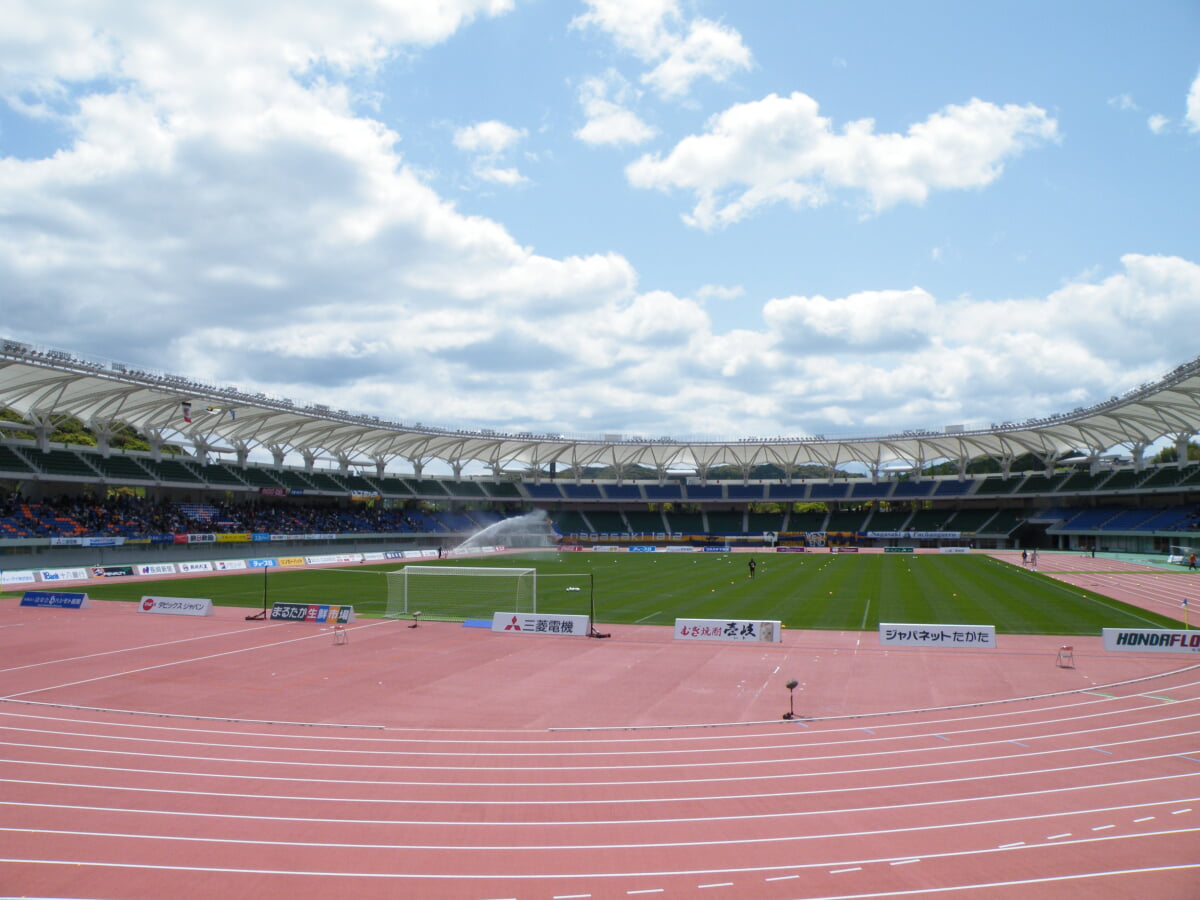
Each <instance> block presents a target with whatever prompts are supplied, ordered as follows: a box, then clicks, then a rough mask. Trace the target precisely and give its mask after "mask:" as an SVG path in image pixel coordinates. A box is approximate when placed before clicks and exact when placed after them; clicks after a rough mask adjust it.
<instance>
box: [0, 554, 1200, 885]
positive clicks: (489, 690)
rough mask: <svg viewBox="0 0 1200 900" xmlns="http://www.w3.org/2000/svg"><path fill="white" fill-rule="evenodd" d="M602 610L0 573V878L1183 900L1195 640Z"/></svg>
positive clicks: (1192, 802) (1088, 565)
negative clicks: (348, 603) (59, 592)
mask: <svg viewBox="0 0 1200 900" xmlns="http://www.w3.org/2000/svg"><path fill="white" fill-rule="evenodd" d="M1097 562H1100V561H1097ZM1043 571H1045V564H1043ZM1081 571H1082V572H1083V574H1082V575H1080V572H1081ZM1125 574H1126V575H1127V577H1128V578H1130V579H1133V580H1134V582H1136V581H1138V580H1139V579H1140V580H1141V581H1143V582H1145V581H1151V582H1154V583H1155V584H1156V587H1155V591H1157V590H1158V589H1159V588H1160V587H1162V585H1159V584H1158V581H1159V579H1156V578H1153V577H1152V576H1151V575H1149V574H1148V573H1146V572H1145V571H1140V570H1132V571H1130V572H1127V573H1125ZM1120 575H1121V573H1120V572H1117V571H1115V570H1114V567H1112V566H1111V565H1110V566H1109V567H1108V568H1102V567H1100V566H1098V565H1094V564H1093V563H1092V562H1091V561H1085V560H1083V559H1079V560H1076V561H1074V562H1073V563H1072V567H1070V571H1069V572H1068V571H1066V570H1064V571H1063V575H1062V576H1060V577H1068V576H1069V577H1081V578H1084V579H1093V580H1094V579H1101V578H1103V579H1109V578H1119V577H1120ZM1189 577H1190V576H1184V578H1189ZM1179 588H1180V590H1183V589H1186V586H1185V585H1184V583H1183V582H1180V583H1179ZM1105 592H1106V593H1110V594H1115V593H1117V592H1118V591H1117V590H1116V589H1114V588H1113V587H1111V586H1109V587H1108V588H1107V590H1105ZM1197 593H1198V594H1200V592H1197ZM1123 599H1124V598H1123ZM1145 602H1146V603H1148V604H1153V603H1157V602H1160V601H1158V600H1156V599H1154V598H1148V599H1146V601H1145ZM1161 602H1164V603H1170V602H1174V603H1176V604H1177V602H1178V598H1174V599H1170V598H1169V599H1167V600H1163V601H1161ZM609 630H611V631H612V632H613V637H612V638H611V639H609V640H603V641H595V640H588V639H585V638H567V637H534V636H519V637H518V636H512V635H493V634H491V633H490V632H487V631H484V630H481V629H473V628H462V627H459V626H454V625H446V624H438V623H428V624H426V623H423V624H421V626H420V627H419V628H408V627H406V625H405V624H404V623H398V622H372V621H367V622H362V623H360V624H357V625H353V626H350V628H349V642H348V643H346V644H344V645H335V644H334V642H333V637H332V634H331V632H330V631H329V630H328V629H326V628H322V627H320V626H312V625H303V624H270V623H263V622H246V621H244V620H243V618H242V615H241V613H240V612H238V611H232V610H220V611H218V615H217V616H215V617H213V618H208V619H184V618H173V617H166V616H163V617H156V616H150V615H143V614H139V613H137V612H135V610H134V605H133V604H123V603H96V604H95V605H94V607H93V608H92V609H90V610H83V611H70V612H69V611H62V610H42V609H22V608H19V607H18V606H17V603H16V601H11V600H7V601H0V648H2V649H3V656H2V659H3V663H2V664H0V671H2V672H3V675H4V682H3V684H4V688H3V694H4V697H3V702H0V742H2V743H0V785H2V789H0V893H3V894H5V895H11V896H29V897H55V898H96V900H101V898H102V900H117V898H122V900H142V898H165V897H170V898H213V897H228V898H234V897H255V898H259V900H274V898H283V897H286V898H288V900H304V898H321V900H326V898H329V897H336V896H341V897H346V898H354V900H370V898H385V897H386V898H397V897H402V898H418V900H440V898H448V900H499V898H516V900H585V898H588V900H590V898H596V900H602V898H630V897H633V898H638V897H649V898H689V900H727V898H737V900H744V898H754V900H757V898H778V900H785V898H786V900H793V898H835V897H836V898H852V897H853V898H859V897H862V898H865V897H941V896H945V897H967V898H1001V900H1006V898H1014V900H1015V898H1022V900H1028V898H1041V897H1047V898H1049V897H1054V898H1088V900H1094V898H1126V897H1128V898H1156V900H1196V898H1197V897H1200V727H1198V726H1200V716H1198V714H1197V710H1198V704H1200V668H1197V667H1195V666H1194V665H1193V663H1194V660H1195V657H1193V656H1186V655H1182V656H1181V655H1175V654H1150V653H1105V652H1104V651H1103V650H1102V649H1101V647H1100V642H1099V639H1098V638H1087V639H1075V640H1074V641H1073V642H1072V643H1073V646H1074V660H1075V665H1074V667H1073V668H1067V667H1061V666H1059V665H1057V655H1058V650H1059V647H1060V645H1061V643H1062V642H1061V641H1060V640H1058V639H1054V638H1040V637H1026V638H1018V637H1008V636H1003V635H1002V636H1001V637H1000V639H999V641H998V643H999V648H998V649H996V650H993V651H962V650H958V651H956V650H945V651H925V650H910V649H907V648H906V649H900V650H897V649H894V648H892V649H885V648H882V647H880V646H879V644H878V641H877V640H876V639H875V637H874V635H871V634H869V633H868V634H857V633H844V634H838V633H832V632H830V633H826V632H786V633H785V641H784V643H783V644H782V645H773V646H769V647H764V646H757V645H756V646H752V647H751V646H740V645H735V646H722V645H715V644H714V645H694V644H687V645H682V644H675V643H673V642H672V641H671V639H670V633H669V631H665V630H664V629H658V628H636V627H620V626H614V627H612V628H611V629H609ZM791 678H795V679H797V680H798V681H800V682H801V686H800V688H799V689H798V690H797V692H796V696H795V702H796V711H797V713H798V714H800V715H801V716H803V718H801V719H798V720H794V721H785V720H783V719H781V714H782V713H783V712H786V711H787V709H788V691H787V690H786V688H785V687H784V685H785V683H786V682H787V681H788V680H789V679H791Z"/></svg>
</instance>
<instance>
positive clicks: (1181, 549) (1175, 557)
mask: <svg viewBox="0 0 1200 900" xmlns="http://www.w3.org/2000/svg"><path fill="white" fill-rule="evenodd" d="M1193 554H1194V555H1195V556H1196V558H1197V559H1200V548H1198V547H1193V546H1191V545H1189V544H1172V545H1171V548H1170V550H1169V551H1168V554H1167V562H1169V563H1174V564H1175V565H1178V566H1186V565H1188V564H1189V560H1191V558H1192V555H1193ZM1198 565H1200V563H1198Z"/></svg>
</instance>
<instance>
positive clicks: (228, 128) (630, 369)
mask: <svg viewBox="0 0 1200 900" xmlns="http://www.w3.org/2000/svg"><path fill="white" fill-rule="evenodd" d="M5 7H6V13H5V19H6V27H5V28H4V29H3V32H2V33H0V100H2V102H0V305H2V309H0V311H2V312H3V321H4V325H3V333H4V334H5V336H7V337H11V338H16V339H18V340H23V341H28V342H32V343H36V344H42V345H47V346H52V347H58V348H62V349H67V350H70V351H73V352H76V353H79V354H82V355H87V356H93V357H100V358H104V359H113V360H118V361H122V362H127V363H133V364H136V365H139V366H142V367H148V368H153V369H158V370H164V371H168V372H174V373H180V374H184V375H187V376H189V377H192V378H195V379H197V380H200V381H204V382H210V383H217V384H228V385H233V386H236V387H239V388H241V389H243V390H248V391H262V392H265V393H267V394H269V395H272V396H279V397H289V398H292V399H294V400H297V401H301V402H318V403H325V404H327V405H330V406H332V407H334V408H344V409H350V410H353V411H357V412H365V413H372V414H379V415H384V416H387V417H389V418H394V419H399V420H402V421H405V422H410V423H412V422H424V423H426V424H439V425H446V426H449V427H485V428H495V429H506V430H519V431H525V430H533V431H537V432H552V433H563V434H572V435H577V434H582V435H591V434H606V433H621V434H626V435H642V436H647V437H658V436H665V435H672V436H675V437H693V438H700V437H732V436H748V437H753V436H776V435H815V434H824V435H827V436H831V437H832V436H853V435H867V434H879V433H885V432H890V431H899V430H904V429H909V428H932V429H935V430H936V429H940V428H942V427H943V426H944V425H946V424H963V423H966V424H983V425H986V424H990V423H993V422H1003V421H1012V420H1022V419H1025V418H1027V417H1030V416H1041V415H1047V414H1052V413H1056V412H1065V411H1069V410H1070V409H1073V408H1075V407H1077V406H1080V405H1087V404H1090V403H1093V402H1098V401H1100V400H1104V399H1107V398H1108V397H1109V396H1111V395H1113V394H1119V393H1121V392H1123V391H1125V390H1127V389H1129V388H1131V387H1135V386H1137V385H1138V384H1140V383H1143V382H1145V381H1150V380H1155V379H1157V378H1158V377H1160V376H1162V375H1163V374H1165V373H1166V372H1168V371H1169V370H1170V369H1172V368H1174V367H1175V366H1176V365H1178V364H1180V363H1182V362H1185V361H1188V360H1191V359H1192V358H1194V357H1195V356H1196V355H1197V353H1198V352H1200V345H1198V342H1197V340H1196V334H1197V333H1198V332H1200V216H1198V212H1200V202H1198V201H1200V177H1198V175H1200V6H1198V5H1197V4H1196V3H1195V2H1194V0H1160V2H1149V3H1145V4H1129V3H1123V2H1107V3H1105V2H1101V3H1096V2H1088V3H1083V2H1067V0H1064V2H1057V3H1050V4H1046V3H1033V2H1006V3H1003V4H974V3H970V4H964V3H950V2H916V3H912V4H896V3H891V2H853V3H851V2H843V3H834V2H783V0H754V2H744V3H737V4H734V3H728V2H725V3H717V2H707V0H696V2H685V0H646V2H636V0H625V2H616V0H587V2H566V0H554V2H549V0H540V2H539V0H441V2H438V3H430V2H415V0H414V2H410V3H383V2H371V0H353V2H346V3H341V4H337V5H336V7H335V5H331V4H308V3H299V2H289V3H286V4H285V3H271V2H264V3H260V4H254V5H253V7H252V8H247V7H246V6H245V4H235V3H233V2H228V0H213V2H206V3H203V4H186V3H179V4H175V3H170V2H162V0H159V2H153V3H151V2H129V0H125V2H112V3H105V2H102V0H96V2H92V3H89V4H86V5H82V6H81V5H80V4H77V3H67V2H45V0H42V2H36V3H35V2H29V3H25V2H19V0H10V2H8V3H6V4H5Z"/></svg>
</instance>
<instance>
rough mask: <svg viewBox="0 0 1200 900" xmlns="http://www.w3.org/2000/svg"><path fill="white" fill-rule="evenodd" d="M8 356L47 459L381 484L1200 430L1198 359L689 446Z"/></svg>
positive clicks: (5, 369) (7, 343)
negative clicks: (1057, 406) (468, 472)
mask: <svg viewBox="0 0 1200 900" xmlns="http://www.w3.org/2000/svg"><path fill="white" fill-rule="evenodd" d="M0 345H2V349H0V409H3V408H8V409H11V410H13V411H14V412H16V413H18V414H20V415H21V416H22V417H24V418H25V419H26V420H27V421H28V422H30V423H32V425H31V426H30V427H32V429H33V430H34V431H35V433H36V435H37V437H38V439H39V440H40V441H42V442H43V445H44V442H45V440H46V436H47V435H48V434H49V432H50V431H51V430H52V428H53V423H54V421H55V420H56V419H58V418H61V417H64V416H74V417H76V418H78V419H80V420H81V421H82V422H83V423H84V424H85V425H87V426H88V427H89V428H91V429H92V430H93V431H94V432H95V433H96V435H97V437H98V439H99V441H100V445H101V449H102V450H104V449H106V444H107V440H108V438H109V437H110V436H111V434H112V433H113V430H114V429H115V428H117V427H120V426H121V425H129V426H132V427H133V428H135V429H136V430H137V431H138V432H140V433H142V434H143V435H145V436H147V438H148V439H149V440H150V443H151V447H152V449H158V448H161V447H162V446H163V445H166V444H176V445H180V446H183V447H184V448H185V449H186V448H187V447H188V446H190V447H191V448H192V450H193V451H194V452H195V454H196V455H197V456H200V457H210V456H211V455H213V454H217V453H232V454H236V455H237V458H238V459H239V460H241V461H243V462H244V461H245V460H246V459H247V458H248V457H249V455H250V454H251V453H252V452H254V451H256V450H260V449H261V450H266V451H268V452H270V453H271V454H272V455H273V457H274V458H275V460H276V462H277V463H282V461H283V459H284V457H285V456H287V455H289V454H298V455H300V456H301V457H302V458H303V459H305V460H306V462H308V463H309V464H310V465H311V464H312V462H313V461H317V460H321V461H328V462H330V463H331V464H333V465H336V466H338V467H340V468H342V469H349V468H350V467H363V468H367V469H373V470H375V471H377V472H380V473H382V472H383V471H384V470H385V469H386V468H387V467H388V465H389V464H390V463H391V462H393V461H394V460H398V459H403V460H406V461H408V462H409V463H410V464H411V465H412V467H413V471H414V472H415V473H416V474H417V475H420V474H421V473H422V470H423V469H424V467H425V466H426V465H427V464H428V463H430V462H431V461H439V462H442V463H445V464H446V465H448V466H449V467H450V469H451V470H452V471H453V472H455V473H456V474H459V473H461V472H462V470H463V468H464V467H466V466H468V465H472V464H480V465H482V466H485V467H487V468H490V469H491V470H492V471H493V472H494V473H496V474H497V475H498V474H500V473H501V472H503V471H510V470H512V469H514V468H516V469H519V470H521V471H528V472H529V473H530V476H531V477H536V476H535V473H539V472H540V470H542V469H544V468H546V467H548V466H549V465H551V464H555V465H557V466H558V467H560V468H566V467H578V468H582V467H586V466H613V467H616V468H618V469H619V468H620V467H622V466H626V465H636V466H644V467H648V468H651V469H654V470H656V471H657V472H658V473H659V474H660V475H664V474H665V473H666V472H668V471H673V472H680V471H691V472H695V473H697V474H699V475H700V476H701V477H702V478H703V477H704V475H705V473H706V472H707V470H708V469H709V468H711V467H713V466H727V465H728V466H736V467H739V468H741V469H742V471H743V472H745V473H747V475H748V474H749V472H750V469H751V468H752V467H753V466H756V465H763V464H774V465H776V466H779V467H781V468H783V469H784V470H785V471H790V470H791V469H793V468H794V467H796V466H802V465H819V466H824V467H828V468H829V469H831V470H832V469H834V468H838V467H845V466H847V465H851V464H859V465H861V466H863V467H865V468H866V469H867V470H868V471H872V472H878V471H879V470H880V469H882V468H884V467H889V466H915V467H917V468H918V469H919V468H920V467H923V466H925V465H928V464H930V463H934V462H940V461H946V460H952V461H956V462H958V464H959V465H960V467H965V465H966V463H967V462H968V461H969V460H972V459H976V458H979V457H993V458H996V459H999V460H1000V461H1001V463H1002V464H1004V463H1006V462H1007V461H1011V460H1012V459H1014V458H1016V457H1018V456H1021V455H1023V454H1026V453H1029V454H1033V455H1034V456H1036V457H1038V458H1040V459H1043V460H1044V461H1045V462H1046V464H1047V466H1050V465H1053V463H1054V462H1055V461H1057V460H1060V459H1063V458H1065V457H1068V456H1076V455H1082V456H1084V457H1086V458H1088V459H1098V458H1099V457H1100V456H1102V455H1104V454H1107V453H1110V452H1112V451H1113V450H1115V449H1118V448H1119V449H1123V450H1125V451H1126V452H1128V454H1129V455H1130V456H1131V457H1132V458H1133V460H1134V462H1135V464H1136V465H1140V464H1141V458H1142V453H1143V451H1144V450H1145V449H1146V448H1147V447H1148V446H1150V445H1151V444H1154V443H1156V442H1158V441H1161V440H1163V439H1170V440H1172V441H1174V442H1175V444H1176V446H1177V447H1183V446H1185V444H1186V442H1187V440H1188V439H1189V438H1190V437H1191V436H1192V435H1194V434H1195V433H1196V432H1197V431H1198V430H1200V357H1197V358H1196V359H1194V360H1192V361H1191V362H1189V363H1186V364H1184V365H1181V366H1178V367H1177V368H1176V369H1174V370H1173V371H1172V372H1170V373H1168V374H1167V375H1166V376H1165V377H1163V378H1162V379H1161V380H1159V381H1157V382H1154V383H1146V384H1142V385H1141V386H1139V387H1137V388H1135V389H1134V390H1131V391H1128V392H1127V393H1126V394H1124V395H1122V396H1120V397H1113V398H1111V399H1110V400H1107V401H1105V402H1103V403H1099V404H1096V405H1095V406H1090V407H1087V408H1083V407H1080V408H1078V409H1075V410H1072V411H1071V412H1069V413H1064V414H1061V415H1055V416H1050V417H1048V418H1043V419H1028V420H1026V421H1024V422H1017V423H1012V422H1005V423H1002V424H998V425H991V426H989V427H987V428H978V427H967V426H948V427H946V429H945V430H944V431H941V432H937V431H905V432H902V433H901V434H890V435H880V436H875V437H856V438H841V439H826V438H824V437H822V436H816V437H777V438H741V439H735V440H728V441H718V440H699V441H688V440H675V439H672V438H655V439H647V438H636V437H627V436H618V435H605V436H603V437H595V436H593V437H584V438H577V437H568V436H563V435H545V434H508V433H499V432H492V431H465V430H450V429H445V428H435V427H427V426H424V425H421V424H419V423H418V424H415V425H409V424H404V423H401V422H396V421H388V420H385V419H381V418H379V417H377V416H363V415H357V414H354V413H350V412H347V411H346V410H332V409H329V408H327V407H323V406H305V407H298V406H297V405H296V404H295V403H294V402H293V401H291V400H286V399H276V398H271V397H268V396H266V395H264V394H248V393H244V392H242V391H240V390H238V389H236V388H233V387H218V386H215V385H208V384H198V383H196V382H193V381H190V380H188V379H186V378H183V377H181V376H178V375H171V374H164V373H158V372H151V371H144V370H135V369H133V368H131V367H128V366H126V365H123V364H121V363H116V362H97V361H93V360H88V359H81V358H78V357H76V356H74V355H72V354H70V353H66V352H64V351H61V350H49V349H43V348H38V347H34V346H31V345H28V344H23V343H20V342H17V341H11V340H4V339H0ZM185 412H188V413H189V414H188V415H185ZM187 418H190V419H191V421H190V422H188V421H186V419H187ZM6 427H7V426H6Z"/></svg>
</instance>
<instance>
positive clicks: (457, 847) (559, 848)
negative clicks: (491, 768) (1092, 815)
mask: <svg viewBox="0 0 1200 900" xmlns="http://www.w3.org/2000/svg"><path fill="white" fill-rule="evenodd" d="M941 827H958V826H956V825H954V824H953V823H950V824H949V825H948V826H941ZM1113 827H1114V826H1112V825H1101V826H1098V827H1096V828H1093V829H1092V831H1093V832H1099V831H1105V830H1109V829H1112V828H1113ZM928 830H934V829H929V828H918V829H897V831H900V832H903V831H928ZM1198 832H1200V827H1196V828H1176V829H1168V830H1165V831H1143V832H1138V833H1136V834H1119V835H1115V836H1112V837H1109V836H1105V837H1084V838H1077V839H1075V840H1074V841H1067V842H1065V843H1072V844H1078V843H1089V842H1092V841H1105V840H1125V839H1130V838H1147V837H1168V836H1174V835H1181V834H1196V833H1198ZM0 833H8V834H36V835H38V837H39V839H49V837H50V836H51V835H59V836H69V837H83V838H117V839H119V840H121V841H139V840H140V841H161V842H170V841H176V842H178V843H181V844H224V845H229V846H246V845H248V846H254V847H263V848H266V847H275V848H282V849H287V848H312V849H326V850H328V849H336V850H388V851H396V850H411V851H420V852H425V853H431V852H435V851H449V852H453V853H472V852H476V851H479V852H486V851H498V852H505V853H508V852H511V853H535V852H553V853H560V852H564V851H572V852H574V851H580V850H589V851H594V852H599V851H611V850H667V849H672V850H678V849H680V848H687V849H699V848H712V847H718V848H726V847H743V846H747V845H751V846H755V847H772V846H778V845H781V844H793V843H802V842H805V841H819V840H824V839H826V838H828V837H831V836H832V835H824V834H789V835H777V836H772V837H758V838H738V839H736V840H721V841H658V842H650V843H647V842H639V843H632V844H631V843H620V844H548V843H540V842H539V843H534V844H362V843H351V842H337V841H297V840H285V841H272V840H268V839H266V838H262V837H254V838H229V837H208V836H192V835H165V834H140V833H134V832H119V831H116V832H114V831H83V830H77V829H67V828H20V827H11V828H7V827H6V828H0ZM889 833H891V832H889ZM875 834H877V832H860V833H849V834H841V835H836V837H839V838H846V837H852V838H861V837H864V836H867V837H869V836H874V835H875ZM1059 843H1060V844H1061V843H1064V842H1063V841H1060V842H1059ZM1039 846H1047V845H1044V844H1022V845H1021V847H1019V848H1008V847H995V846H991V847H980V848H978V850H977V851H976V852H979V853H991V852H995V851H1005V850H1011V849H1032V848H1035V847H1039ZM961 852H966V851H961ZM939 855H941V854H930V856H931V857H937V856H939ZM951 855H957V854H951ZM889 861H892V864H893V865H902V864H904V863H907V862H920V859H919V858H912V857H907V856H906V857H902V858H901V860H900V861H899V862H896V861H894V858H892V857H883V858H880V859H868V860H853V862H861V863H868V862H889ZM827 865H830V863H801V864H794V865H792V866H788V868H812V867H814V866H827ZM718 873H726V870H723V869H716V870H712V871H711V872H710V874H718Z"/></svg>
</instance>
